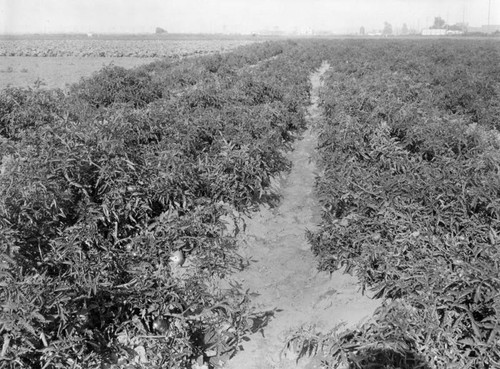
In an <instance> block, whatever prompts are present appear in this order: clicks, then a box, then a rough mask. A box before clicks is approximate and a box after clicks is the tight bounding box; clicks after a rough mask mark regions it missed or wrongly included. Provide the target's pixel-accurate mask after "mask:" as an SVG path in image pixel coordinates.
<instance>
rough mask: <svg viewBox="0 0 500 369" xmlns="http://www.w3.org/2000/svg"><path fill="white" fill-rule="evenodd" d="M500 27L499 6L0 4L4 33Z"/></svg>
mask: <svg viewBox="0 0 500 369" xmlns="http://www.w3.org/2000/svg"><path fill="white" fill-rule="evenodd" d="M488 9H490V24H500V0H0V33H2V34H6V33H70V32H79V33H80V32H83V33H153V32H154V30H155V28H156V27H162V28H164V29H166V30H167V31H168V32H170V33H200V32H201V33H220V32H230V33H252V32H258V31H261V30H281V31H285V32H293V31H304V30H307V29H313V30H316V31H319V30H324V31H331V32H334V33H353V32H357V31H358V30H359V29H360V27H361V26H363V27H365V29H366V31H367V32H369V31H377V30H381V29H382V28H383V26H384V22H389V23H390V24H391V25H392V26H393V28H395V29H397V28H400V27H401V26H402V25H403V23H406V24H407V26H408V27H409V28H414V29H423V28H427V27H428V26H431V25H432V23H433V20H434V17H437V16H440V17H442V18H443V19H444V20H445V21H446V22H447V23H448V24H454V23H458V22H462V21H463V20H465V22H466V23H468V24H469V25H470V26H481V25H484V24H487V23H488Z"/></svg>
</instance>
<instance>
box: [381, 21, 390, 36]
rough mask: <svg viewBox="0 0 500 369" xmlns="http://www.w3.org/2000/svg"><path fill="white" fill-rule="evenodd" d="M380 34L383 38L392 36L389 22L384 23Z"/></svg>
mask: <svg viewBox="0 0 500 369" xmlns="http://www.w3.org/2000/svg"><path fill="white" fill-rule="evenodd" d="M382 34H383V35H385V36H388V35H392V25H391V24H390V23H389V22H384V30H383V31H382Z"/></svg>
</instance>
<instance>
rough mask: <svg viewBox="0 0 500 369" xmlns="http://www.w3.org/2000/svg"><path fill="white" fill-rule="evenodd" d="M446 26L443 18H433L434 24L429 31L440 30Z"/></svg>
mask: <svg viewBox="0 0 500 369" xmlns="http://www.w3.org/2000/svg"><path fill="white" fill-rule="evenodd" d="M445 25H446V22H445V20H444V19H443V18H441V17H435V18H434V24H433V25H432V27H431V29H442V28H444V26H445Z"/></svg>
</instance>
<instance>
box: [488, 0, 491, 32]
mask: <svg viewBox="0 0 500 369" xmlns="http://www.w3.org/2000/svg"><path fill="white" fill-rule="evenodd" d="M490 14H491V0H489V1H488V28H487V29H488V31H487V32H488V33H490Z"/></svg>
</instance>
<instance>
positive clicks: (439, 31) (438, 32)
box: [422, 28, 446, 36]
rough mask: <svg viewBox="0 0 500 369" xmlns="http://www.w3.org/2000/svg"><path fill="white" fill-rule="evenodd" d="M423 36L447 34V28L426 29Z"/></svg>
mask: <svg viewBox="0 0 500 369" xmlns="http://www.w3.org/2000/svg"><path fill="white" fill-rule="evenodd" d="M422 36H446V30H445V29H444V28H433V29H424V30H422Z"/></svg>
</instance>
